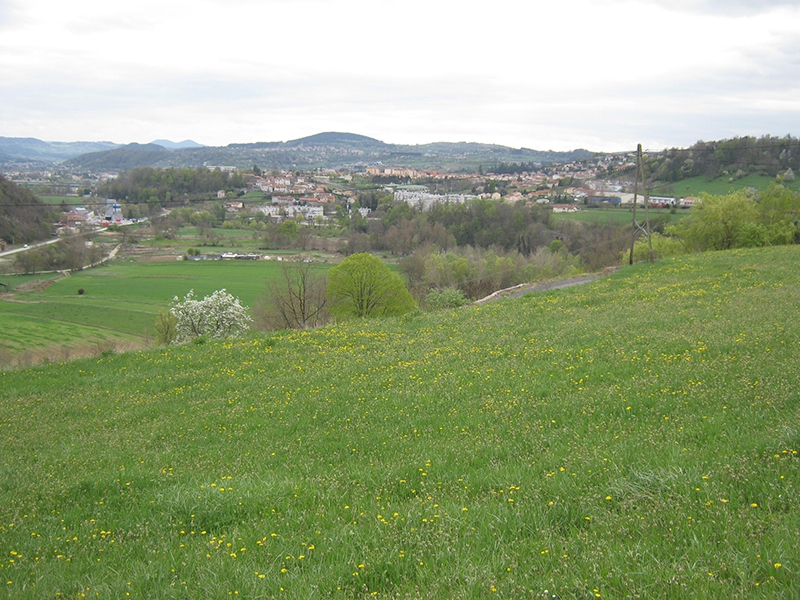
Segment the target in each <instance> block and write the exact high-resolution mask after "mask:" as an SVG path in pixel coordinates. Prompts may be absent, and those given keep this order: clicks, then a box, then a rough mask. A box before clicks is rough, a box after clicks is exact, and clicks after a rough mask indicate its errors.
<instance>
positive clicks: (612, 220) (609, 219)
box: [553, 207, 689, 226]
mask: <svg viewBox="0 0 800 600" xmlns="http://www.w3.org/2000/svg"><path fill="white" fill-rule="evenodd" d="M688 214H689V211H688V210H677V211H675V212H674V213H671V212H670V211H669V209H664V208H653V209H650V218H651V219H654V218H663V216H664V215H666V216H668V217H669V219H670V221H671V222H674V221H677V220H678V219H680V218H682V217H685V216H686V215H688ZM644 215H645V212H644V209H643V208H638V209H637V210H636V220H637V221H638V222H639V223H643V222H644ZM553 216H554V217H555V218H556V219H567V220H570V221H581V222H583V223H600V224H603V225H620V226H621V225H631V223H632V222H633V207H630V208H628V207H621V208H585V209H582V210H580V211H579V212H576V213H558V214H555V215H553Z"/></svg>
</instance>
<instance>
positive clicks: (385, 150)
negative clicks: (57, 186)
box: [64, 132, 596, 172]
mask: <svg viewBox="0 0 800 600" xmlns="http://www.w3.org/2000/svg"><path fill="white" fill-rule="evenodd" d="M595 154H596V153H593V152H590V151H588V150H583V149H579V150H573V151H571V152H554V151H538V150H531V149H528V148H509V147H507V146H500V145H495V144H479V143H472V142H457V143H451V142H438V143H434V144H422V145H407V144H387V143H386V142H383V141H381V140H378V139H375V138H371V137H367V136H364V135H358V134H354V133H341V132H324V133H318V134H315V135H311V136H307V137H303V138H298V139H295V140H289V141H287V142H256V143H247V144H242V143H236V144H229V145H228V146H223V147H214V146H199V145H198V146H197V147H186V148H178V149H174V150H167V149H166V148H165V147H164V146H163V145H159V144H158V143H156V142H154V143H152V144H128V145H127V146H122V147H119V148H114V149H112V150H107V151H101V152H93V153H90V154H85V155H82V156H77V157H74V158H71V159H69V160H67V161H65V162H64V166H66V167H68V168H71V169H76V170H89V171H103V172H107V171H123V170H129V169H132V168H136V167H152V168H168V167H175V168H180V167H188V168H196V167H201V166H233V167H239V168H249V167H252V166H253V165H258V166H259V167H260V168H263V169H297V170H305V169H315V168H331V169H335V168H341V167H350V168H352V167H364V166H370V165H384V164H385V165H387V166H403V167H409V168H414V169H423V170H425V169H430V170H439V171H446V172H455V171H476V170H477V169H478V168H479V167H480V166H483V167H484V168H486V169H490V168H491V166H492V165H496V164H498V163H501V162H504V163H510V162H514V163H522V162H524V163H537V164H545V165H546V164H552V163H554V162H569V161H573V160H582V159H585V158H589V157H592V156H594V155H595Z"/></svg>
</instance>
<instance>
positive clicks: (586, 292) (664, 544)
mask: <svg viewBox="0 0 800 600" xmlns="http://www.w3.org/2000/svg"><path fill="white" fill-rule="evenodd" d="M798 260H800V247H797V246H793V247H781V248H771V249H762V250H750V251H734V252H726V253H713V254H711V253H709V254H705V255H694V256H690V257H686V258H681V259H675V260H665V261H662V262H660V263H657V264H655V265H645V264H643V265H638V266H634V267H629V268H625V269H622V270H620V271H618V272H617V273H616V274H614V275H612V276H610V277H607V278H603V279H600V280H597V281H595V282H592V283H590V284H587V285H585V286H580V287H575V288H569V289H566V290H558V291H553V292H542V293H538V294H531V295H528V296H526V297H524V298H521V299H518V300H506V301H500V302H497V303H494V304H491V305H487V306H482V307H467V308H465V309H462V310H458V311H451V312H443V313H437V314H432V315H417V316H410V317H405V318H402V319H396V320H388V321H375V322H367V323H354V324H350V325H341V326H332V327H327V328H325V329H322V330H318V331H313V332H302V333H280V334H274V335H272V336H269V337H264V336H253V337H251V338H248V339H245V340H241V341H230V342H225V343H213V344H212V343H206V344H189V345H186V346H182V347H177V348H170V349H166V350H153V351H148V352H142V353H135V354H125V355H119V356H106V357H102V358H100V359H99V360H92V361H79V362H74V363H69V364H62V365H51V366H48V367H44V368H38V369H33V370H28V371H19V372H12V373H3V374H0V453H1V454H2V456H3V464H4V468H3V470H2V471H0V524H2V526H1V527H0V546H2V547H3V548H6V549H8V550H9V552H11V554H8V553H6V554H5V555H4V556H3V557H2V558H0V563H2V564H3V583H4V586H5V590H7V592H8V593H9V594H10V595H11V596H13V597H15V598H34V597H37V598H38V597H52V596H55V595H56V594H61V595H62V596H75V595H78V594H79V593H86V594H87V595H90V593H97V594H99V595H100V596H101V597H125V594H126V593H131V595H132V596H133V597H187V598H190V597H198V596H200V595H202V596H203V597H214V598H218V597H229V595H230V596H239V597H246V598H273V597H278V596H281V595H284V596H285V597H304V598H325V597H333V598H360V597H365V598H366V597H378V598H389V597H392V598H394V597H414V598H445V597H458V598H479V597H505V598H508V597H538V598H541V597H548V598H550V597H553V596H555V597H556V598H594V597H603V598H626V597H636V596H640V597H676V598H679V597H704V598H733V597H736V598H766V597H770V598H790V597H797V596H798V595H800V578H798V577H797V569H798V568H800V540H799V539H798V536H797V535H796V532H797V531H798V530H800V510H798V502H799V501H800V492H798V481H800V460H799V459H798V455H797V452H798V451H800V429H798V425H797V424H798V422H800V392H798V386H797V383H798V380H799V379H800V377H799V375H800V367H799V366H798V365H800V321H798V319H797V314H798V309H800V275H798V271H797V268H796V265H797V263H798ZM767 308H768V310H767ZM12 559H13V562H11V561H12ZM6 582H7V583H6ZM34 586H35V587H34ZM87 590H88V591H87Z"/></svg>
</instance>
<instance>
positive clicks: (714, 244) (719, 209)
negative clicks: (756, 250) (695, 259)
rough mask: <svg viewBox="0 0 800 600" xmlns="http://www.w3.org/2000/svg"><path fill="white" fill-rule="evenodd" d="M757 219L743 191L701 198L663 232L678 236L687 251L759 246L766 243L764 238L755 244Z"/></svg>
mask: <svg viewBox="0 0 800 600" xmlns="http://www.w3.org/2000/svg"><path fill="white" fill-rule="evenodd" d="M760 220H761V219H760V215H759V211H758V206H757V205H756V202H755V201H754V200H753V199H752V198H749V197H748V196H747V194H745V192H744V190H741V191H738V192H733V193H731V194H727V195H725V196H709V195H703V197H702V199H701V200H700V202H699V203H698V204H697V205H695V206H694V208H692V212H691V213H690V214H689V216H687V217H684V218H683V219H681V220H680V221H678V223H677V224H675V225H673V226H672V227H669V228H667V233H669V234H671V235H677V236H678V237H680V238H681V239H682V240H683V241H684V243H685V244H686V246H687V248H688V249H689V250H691V251H704V250H728V249H730V248H738V247H741V246H760V245H764V244H765V243H766V239H764V243H759V240H760V234H759V232H758V231H756V229H757V228H758V227H759V226H760ZM762 227H763V226H762ZM763 237H764V238H765V237H766V235H764V236H763Z"/></svg>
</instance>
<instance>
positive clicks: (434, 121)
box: [0, 0, 800, 151]
mask: <svg viewBox="0 0 800 600" xmlns="http://www.w3.org/2000/svg"><path fill="white" fill-rule="evenodd" d="M324 131H340V132H348V133H357V134H361V135H367V136H370V137H373V138H377V139H380V140H382V141H385V142H389V143H398V144H424V143H430V142H460V141H466V142H484V143H495V144H502V145H506V146H511V147H515V148H519V147H525V148H532V149H536V150H548V149H552V150H570V149H574V148H587V149H589V150H594V151H620V150H628V149H634V148H635V147H636V145H637V144H639V143H641V144H642V145H643V147H644V148H645V149H658V148H665V147H686V146H689V145H691V144H693V143H694V142H696V141H698V140H718V139H724V138H731V137H735V136H744V135H755V136H761V135H767V134H769V135H775V136H785V135H793V136H798V135H800V0H791V1H789V0H637V1H625V0H550V1H548V2H543V1H541V0H493V1H492V2H485V1H481V2H478V1H476V0H457V1H456V0H403V1H399V0H384V1H382V2H376V1H374V0H370V1H362V0H128V1H125V2H121V1H119V0H71V1H70V2H64V1H63V0H0V136H5V137H35V138H39V139H43V140H47V141H64V142H69V141H112V142H116V143H130V142H139V143H146V142H150V141H153V140H156V139H169V140H172V141H175V142H179V141H182V140H186V139H192V140H194V141H196V142H199V143H201V144H206V145H211V146H223V145H227V144H230V143H247V142H258V141H265V142H266V141H286V140H291V139H297V138H300V137H304V136H307V135H312V134H315V133H320V132H324Z"/></svg>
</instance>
